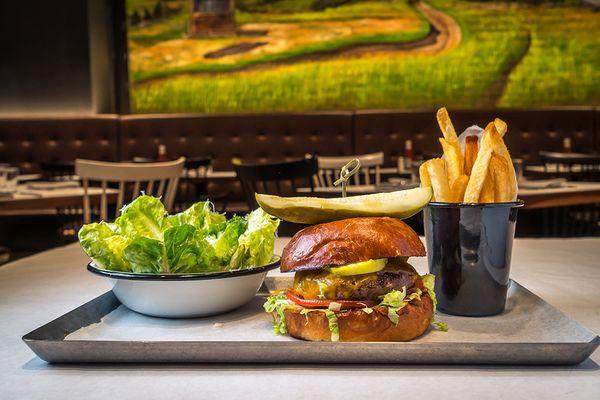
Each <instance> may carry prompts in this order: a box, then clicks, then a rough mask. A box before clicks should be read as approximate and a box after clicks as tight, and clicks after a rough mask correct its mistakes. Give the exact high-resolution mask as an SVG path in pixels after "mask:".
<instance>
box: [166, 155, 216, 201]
mask: <svg viewBox="0 0 600 400" xmlns="http://www.w3.org/2000/svg"><path fill="white" fill-rule="evenodd" d="M211 168H212V158H211V157H192V158H186V159H185V168H184V170H183V174H182V176H181V180H180V182H179V190H178V192H177V197H176V198H175V203H174V205H173V208H174V211H183V210H185V209H186V208H188V207H190V206H191V205H192V204H194V203H195V202H197V201H200V199H201V198H202V197H207V196H208V172H209V170H210V169H211Z"/></svg>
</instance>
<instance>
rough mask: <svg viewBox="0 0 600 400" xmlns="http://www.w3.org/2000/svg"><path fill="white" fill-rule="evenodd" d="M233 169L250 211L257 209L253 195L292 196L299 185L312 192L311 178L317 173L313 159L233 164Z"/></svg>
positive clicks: (315, 162)
mask: <svg viewBox="0 0 600 400" xmlns="http://www.w3.org/2000/svg"><path fill="white" fill-rule="evenodd" d="M233 167H234V168H235V173H236V175H237V178H238V179H239V181H240V183H241V185H242V190H243V192H244V196H245V197H246V202H247V203H248V207H250V209H251V210H252V209H254V208H256V207H257V204H256V199H255V198H254V194H255V193H269V194H277V195H284V196H285V195H293V194H295V192H296V188H297V187H299V186H301V185H304V186H305V187H310V191H311V192H313V191H314V185H313V176H314V175H315V174H316V173H317V171H318V168H317V161H316V159H315V158H314V157H307V158H304V159H302V160H298V161H289V162H282V163H271V164H253V165H248V164H236V163H234V165H233Z"/></svg>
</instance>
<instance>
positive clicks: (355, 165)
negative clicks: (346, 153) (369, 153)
mask: <svg viewBox="0 0 600 400" xmlns="http://www.w3.org/2000/svg"><path fill="white" fill-rule="evenodd" d="M359 170H360V160H359V159H358V158H353V159H352V160H350V161H349V162H348V164H346V165H344V166H343V167H342V169H341V170H340V177H339V179H338V180H337V181H335V182H333V186H338V185H339V184H342V197H346V186H347V185H348V180H349V179H350V178H351V177H352V175H354V174H356V173H357V172H358V171H359Z"/></svg>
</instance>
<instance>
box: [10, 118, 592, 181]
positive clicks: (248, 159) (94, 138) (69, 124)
mask: <svg viewBox="0 0 600 400" xmlns="http://www.w3.org/2000/svg"><path fill="white" fill-rule="evenodd" d="M450 115H451V117H452V120H453V122H454V124H455V127H456V129H457V131H462V130H463V129H465V128H467V127H468V126H470V125H472V124H478V125H480V126H482V127H484V126H485V124H486V123H487V122H489V121H490V120H492V119H493V118H494V117H499V118H502V119H504V120H505V121H506V122H507V123H508V126H509V132H508V134H507V136H506V139H505V140H506V142H507V145H508V147H509V149H510V150H511V153H512V155H513V157H515V158H523V160H524V162H525V163H526V164H539V163H540V162H541V160H540V158H539V153H538V152H539V151H540V150H546V151H560V150H561V149H562V141H563V138H565V137H570V138H571V145H572V150H573V151H574V152H592V151H594V150H595V151H600V110H599V109H597V108H596V109H595V108H593V107H578V108H557V109H540V110H503V109H500V110H468V111H461V110H452V109H451V110H450ZM440 136H441V133H440V131H439V128H438V126H437V122H436V120H435V110H433V109H431V110H426V111H414V112H413V111H397V110H387V111H357V112H318V113H302V114H299V113H281V114H235V115H201V114H174V115H170V114H161V115H132V116H115V115H90V116H76V117H75V116H64V117H63V116H61V117H0V163H10V164H14V165H16V166H18V167H19V168H20V169H21V170H22V172H24V173H28V172H39V171H40V163H41V162H56V161H71V162H72V161H74V160H75V159H76V158H88V159H96V160H102V161H123V160H131V159H133V158H134V157H146V158H155V157H156V155H157V149H158V144H164V145H166V148H167V153H168V156H169V157H170V158H176V157H179V156H186V157H204V156H210V157H211V158H212V159H213V168H214V170H217V171H233V165H232V163H231V160H232V159H234V158H237V159H240V160H242V161H243V162H245V163H264V162H281V161H290V160H295V159H300V158H303V157H304V156H305V155H306V154H317V155H321V156H343V155H349V154H365V153H372V152H377V151H382V152H384V154H385V157H384V166H387V167H393V166H396V165H397V158H398V156H399V155H402V154H403V153H404V144H405V141H406V140H407V139H411V140H412V141H413V151H414V154H416V155H420V154H438V153H440V152H441V150H440V145H439V142H438V138H439V137H440Z"/></svg>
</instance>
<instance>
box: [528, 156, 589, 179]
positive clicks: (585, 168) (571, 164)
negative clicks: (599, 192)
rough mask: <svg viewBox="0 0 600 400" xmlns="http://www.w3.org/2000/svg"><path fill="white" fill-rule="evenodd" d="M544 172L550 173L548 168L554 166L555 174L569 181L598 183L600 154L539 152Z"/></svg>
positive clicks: (550, 170) (550, 169)
mask: <svg viewBox="0 0 600 400" xmlns="http://www.w3.org/2000/svg"><path fill="white" fill-rule="evenodd" d="M539 155H540V159H541V160H542V163H543V164H544V172H545V173H546V174H549V173H552V168H551V167H550V166H552V165H554V166H556V174H557V175H561V176H564V177H566V178H567V179H568V180H570V181H587V182H598V181H600V154H598V153H558V152H550V151H540V152H539Z"/></svg>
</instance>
